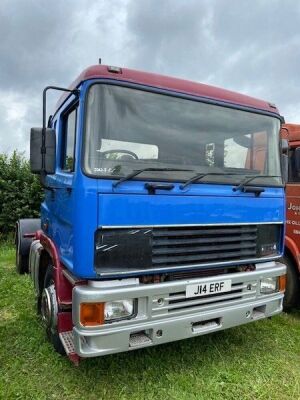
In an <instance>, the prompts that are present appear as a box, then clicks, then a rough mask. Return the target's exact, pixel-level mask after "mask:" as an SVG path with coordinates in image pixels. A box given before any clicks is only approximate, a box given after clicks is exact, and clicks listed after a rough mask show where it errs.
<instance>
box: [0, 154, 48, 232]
mask: <svg viewBox="0 0 300 400" xmlns="http://www.w3.org/2000/svg"><path fill="white" fill-rule="evenodd" d="M42 199H43V190H42V187H41V185H40V182H39V178H38V177H37V176H36V175H33V174H32V173H31V172H30V168H29V162H28V161H27V160H26V159H25V158H24V156H23V154H22V153H19V152H17V151H14V152H13V154H12V155H11V156H8V155H6V154H0V234H3V235H6V234H8V233H10V232H12V231H13V230H14V227H15V223H16V221H17V220H18V219H19V218H32V217H33V218H36V217H38V216H39V215H40V204H41V200H42Z"/></svg>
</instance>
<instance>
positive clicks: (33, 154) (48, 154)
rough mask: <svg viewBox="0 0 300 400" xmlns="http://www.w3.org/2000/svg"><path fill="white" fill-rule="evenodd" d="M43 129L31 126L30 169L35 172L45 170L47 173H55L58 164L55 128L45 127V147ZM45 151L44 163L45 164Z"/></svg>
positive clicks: (38, 172)
mask: <svg viewBox="0 0 300 400" xmlns="http://www.w3.org/2000/svg"><path fill="white" fill-rule="evenodd" d="M42 133H43V129H42V128H31V131H30V169H31V172H32V173H34V174H40V173H41V172H45V173H46V174H49V175H50V174H54V173H55V164H56V135H55V130H54V129H51V128H46V129H45V148H44V149H42V145H43V135H42ZM43 153H44V157H45V158H44V159H45V162H44V165H43Z"/></svg>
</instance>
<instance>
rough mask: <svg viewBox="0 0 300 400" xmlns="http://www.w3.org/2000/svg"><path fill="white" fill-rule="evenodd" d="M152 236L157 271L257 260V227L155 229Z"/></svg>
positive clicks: (153, 256)
mask: <svg viewBox="0 0 300 400" xmlns="http://www.w3.org/2000/svg"><path fill="white" fill-rule="evenodd" d="M152 235H153V237H152V265H153V267H157V268H164V267H172V266H177V265H182V266H184V265H193V264H195V265H197V264H210V263H215V262H222V261H236V262H239V261H243V260H246V259H250V258H256V245H257V226H256V225H239V226H236V225H234V226H230V225H227V226H226V225H224V226H195V227H166V228H153V231H152Z"/></svg>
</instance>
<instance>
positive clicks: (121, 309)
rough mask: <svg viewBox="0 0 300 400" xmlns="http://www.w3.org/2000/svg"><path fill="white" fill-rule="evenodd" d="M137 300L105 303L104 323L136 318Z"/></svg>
mask: <svg viewBox="0 0 300 400" xmlns="http://www.w3.org/2000/svg"><path fill="white" fill-rule="evenodd" d="M136 313H137V299H124V300H112V301H107V302H106V303H105V305H104V320H105V322H114V321H119V320H123V319H130V318H133V317H135V316H136Z"/></svg>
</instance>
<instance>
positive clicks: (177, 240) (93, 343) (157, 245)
mask: <svg viewBox="0 0 300 400" xmlns="http://www.w3.org/2000/svg"><path fill="white" fill-rule="evenodd" d="M60 90H62V88H60ZM44 100H45V97H44ZM45 108H46V107H45V104H44V110H45ZM44 117H45V115H44ZM45 120H46V119H45V118H44V121H45ZM281 122H282V119H281V117H280V114H279V112H278V110H277V108H276V107H275V106H274V105H273V104H271V103H268V102H265V101H262V100H257V99H254V98H251V97H248V96H244V95H241V94H238V93H234V92H230V91H227V90H223V89H219V88H215V87H211V86H208V85H203V84H199V83H194V82H190V81H185V80H180V79H176V78H171V77H164V76H160V75H156V74H149V73H144V72H140V71H134V70H129V69H123V68H118V67H110V66H103V65H97V66H92V67H89V68H87V69H86V70H85V71H83V72H82V74H81V75H80V76H79V77H78V78H77V79H76V81H75V82H74V83H73V84H72V85H71V86H70V87H69V88H68V89H66V93H65V94H63V96H62V97H61V99H60V100H59V102H58V104H57V107H56V110H55V111H54V113H53V115H52V116H51V117H50V118H49V123H48V126H43V128H42V129H37V128H34V129H32V131H31V166H32V171H33V172H35V173H40V174H41V178H42V182H43V186H44V188H45V199H44V201H43V203H42V205H41V220H40V221H36V230H34V229H32V227H31V229H30V230H28V229H27V228H26V223H24V222H22V220H21V221H19V222H18V224H17V237H18V238H19V239H18V241H17V242H18V243H19V245H18V246H17V254H19V255H20V256H21V257H19V264H20V263H21V264H20V265H19V270H22V268H23V267H22V262H21V261H20V260H25V261H26V260H27V261H28V265H29V272H30V273H31V276H32V278H33V281H34V284H35V288H36V295H37V307H38V310H39V312H40V313H41V315H42V320H43V322H44V325H45V327H46V330H47V332H48V335H49V337H50V339H51V341H52V343H53V344H54V347H55V348H56V349H57V350H58V351H60V350H61V351H66V352H67V354H68V355H69V357H70V358H71V359H73V361H74V360H75V361H76V360H78V358H79V357H92V356H99V355H105V354H111V353H115V352H119V351H128V350H134V349H137V348H141V347H146V346H152V345H156V344H161V343H166V342H169V341H174V340H179V339H183V338H189V337H193V336H197V335H202V334H206V333H209V332H213V331H218V330H221V329H226V328H229V327H233V326H236V325H240V324H244V323H248V322H251V321H255V320H258V319H262V318H265V317H270V316H272V315H275V314H278V313H280V312H281V310H282V300H283V296H284V290H285V271H286V269H285V265H284V264H282V263H281V262H280V257H281V256H282V253H283V239H284V223H285V195H284V184H283V180H282V170H281V154H280V146H279V143H280V137H279V132H280V127H281ZM258 143H259V146H260V148H261V149H262V151H263V153H264V160H263V162H261V163H260V165H257V162H256V161H255V157H256V153H257V145H258ZM25 242H26V243H25ZM23 265H24V270H25V269H26V265H25V263H24V264H23Z"/></svg>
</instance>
